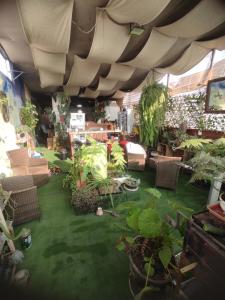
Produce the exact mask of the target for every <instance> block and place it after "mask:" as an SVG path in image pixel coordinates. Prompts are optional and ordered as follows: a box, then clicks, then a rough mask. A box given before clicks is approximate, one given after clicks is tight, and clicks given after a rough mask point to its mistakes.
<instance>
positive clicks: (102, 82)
mask: <svg viewBox="0 0 225 300" xmlns="http://www.w3.org/2000/svg"><path fill="white" fill-rule="evenodd" d="M116 84H117V81H115V80H110V79H106V78H102V77H100V79H99V83H98V87H97V90H98V91H110V90H112V89H113V88H114V87H115V86H116Z"/></svg>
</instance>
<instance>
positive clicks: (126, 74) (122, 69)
mask: <svg viewBox="0 0 225 300" xmlns="http://www.w3.org/2000/svg"><path fill="white" fill-rule="evenodd" d="M134 71H135V68H133V67H130V66H125V65H121V64H112V65H111V69H110V71H109V74H108V75H107V77H106V78H107V79H110V80H114V81H127V80H128V79H129V78H130V77H131V76H132V74H133V73H134Z"/></svg>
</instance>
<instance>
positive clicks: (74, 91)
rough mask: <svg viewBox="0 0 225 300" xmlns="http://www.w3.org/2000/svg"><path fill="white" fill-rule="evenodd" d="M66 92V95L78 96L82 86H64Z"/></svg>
mask: <svg viewBox="0 0 225 300" xmlns="http://www.w3.org/2000/svg"><path fill="white" fill-rule="evenodd" d="M63 89H64V92H65V93H66V95H68V96H77V95H78V93H79V91H80V87H79V86H66V85H64V86H63Z"/></svg>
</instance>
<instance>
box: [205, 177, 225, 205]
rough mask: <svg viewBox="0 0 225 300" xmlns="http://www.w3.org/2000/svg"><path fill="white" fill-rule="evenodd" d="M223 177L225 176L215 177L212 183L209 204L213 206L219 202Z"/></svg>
mask: <svg viewBox="0 0 225 300" xmlns="http://www.w3.org/2000/svg"><path fill="white" fill-rule="evenodd" d="M223 177H224V175H223V174H222V175H220V176H218V177H215V178H214V180H213V181H212V183H211V186H210V191H209V196H208V204H213V203H216V202H217V201H218V199H219V195H220V189H221V186H222V181H223Z"/></svg>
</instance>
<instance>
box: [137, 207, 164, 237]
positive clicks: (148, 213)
mask: <svg viewBox="0 0 225 300" xmlns="http://www.w3.org/2000/svg"><path fill="white" fill-rule="evenodd" d="M161 226H162V221H161V219H160V217H159V215H158V213H157V212H156V211H155V210H154V209H152V208H148V209H145V210H143V211H142V213H141V214H140V215H139V218H138V227H139V231H140V234H141V235H143V236H144V237H146V238H154V237H156V236H158V235H160V232H161Z"/></svg>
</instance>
